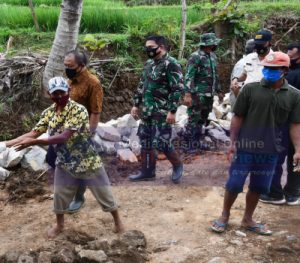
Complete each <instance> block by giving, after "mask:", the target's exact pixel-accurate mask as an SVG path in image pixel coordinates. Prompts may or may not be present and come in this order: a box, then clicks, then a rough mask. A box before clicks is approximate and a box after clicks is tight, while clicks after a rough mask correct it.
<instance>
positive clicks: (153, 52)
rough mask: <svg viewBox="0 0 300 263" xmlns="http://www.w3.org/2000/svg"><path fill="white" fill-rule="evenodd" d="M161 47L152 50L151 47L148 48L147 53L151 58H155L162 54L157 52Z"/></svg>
mask: <svg viewBox="0 0 300 263" xmlns="http://www.w3.org/2000/svg"><path fill="white" fill-rule="evenodd" d="M158 49H159V47H155V48H151V47H146V49H145V50H146V52H147V55H148V57H149V58H155V57H156V56H157V55H158V54H159V53H160V52H157V50H158Z"/></svg>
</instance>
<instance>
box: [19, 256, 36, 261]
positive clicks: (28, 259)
mask: <svg viewBox="0 0 300 263" xmlns="http://www.w3.org/2000/svg"><path fill="white" fill-rule="evenodd" d="M18 263H34V258H33V257H31V256H28V255H21V256H19V259H18Z"/></svg>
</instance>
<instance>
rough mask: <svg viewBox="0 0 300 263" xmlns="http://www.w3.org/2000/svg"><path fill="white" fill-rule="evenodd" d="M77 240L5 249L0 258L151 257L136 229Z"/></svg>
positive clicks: (123, 260) (104, 260) (138, 262)
mask: <svg viewBox="0 0 300 263" xmlns="http://www.w3.org/2000/svg"><path fill="white" fill-rule="evenodd" d="M81 235H82V234H81V233H78V234H77V236H81ZM67 238H68V237H67ZM73 242H74V243H73ZM76 243H77V241H76ZM76 243H75V240H74V241H73V240H69V241H64V242H63V243H62V242H59V241H57V242H56V243H55V244H53V245H51V244H50V245H49V246H47V245H46V246H45V247H40V248H39V249H38V250H37V251H32V250H31V251H28V252H24V251H17V250H15V251H8V252H6V253H5V254H4V255H2V256H0V262H16V263H17V262H18V263H19V262H20V263H21V262H22V263H23V262H24V263H34V262H37V263H51V262H60V263H76V262H83V263H84V262H93V263H112V262H115V263H144V262H146V261H149V260H150V256H149V252H148V250H147V240H146V237H145V235H144V234H143V233H142V232H141V231H138V230H129V231H126V232H125V233H123V234H122V235H121V236H120V238H115V239H112V240H107V239H95V238H94V240H92V241H85V240H80V244H76Z"/></svg>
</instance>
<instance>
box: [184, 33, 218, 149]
mask: <svg viewBox="0 0 300 263" xmlns="http://www.w3.org/2000/svg"><path fill="white" fill-rule="evenodd" d="M220 41H221V39H218V38H216V36H215V34H214V33H206V34H203V35H201V37H200V43H199V46H200V48H199V50H198V51H196V52H194V53H193V54H192V55H191V56H190V58H189V61H188V64H187V72H186V75H185V96H184V103H185V104H186V105H187V106H188V111H187V112H188V116H189V119H188V123H187V125H186V130H185V134H184V137H185V140H186V142H187V145H186V146H187V149H189V150H192V149H195V148H198V146H199V140H200V136H201V134H202V126H203V125H206V124H207V118H208V114H209V113H210V112H211V110H212V105H213V97H214V95H215V93H218V95H219V97H221V96H222V95H221V94H222V93H221V88H220V84H219V76H218V72H217V57H216V55H215V53H214V51H215V50H216V48H217V46H218V44H219V42H220Z"/></svg>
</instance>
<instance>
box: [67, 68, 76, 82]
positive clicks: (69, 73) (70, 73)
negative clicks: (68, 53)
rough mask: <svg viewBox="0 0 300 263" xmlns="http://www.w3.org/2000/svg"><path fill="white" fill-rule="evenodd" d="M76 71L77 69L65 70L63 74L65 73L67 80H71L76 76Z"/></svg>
mask: <svg viewBox="0 0 300 263" xmlns="http://www.w3.org/2000/svg"><path fill="white" fill-rule="evenodd" d="M77 69H78V68H66V69H65V72H66V75H67V77H68V78H69V79H73V78H75V77H76V75H77Z"/></svg>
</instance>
